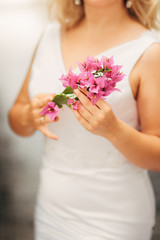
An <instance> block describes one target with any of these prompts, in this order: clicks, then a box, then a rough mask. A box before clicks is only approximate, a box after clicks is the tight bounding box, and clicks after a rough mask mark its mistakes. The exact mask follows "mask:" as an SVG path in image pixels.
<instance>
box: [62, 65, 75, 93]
mask: <svg viewBox="0 0 160 240" xmlns="http://www.w3.org/2000/svg"><path fill="white" fill-rule="evenodd" d="M78 78H79V77H78V75H77V74H74V73H73V72H72V69H71V68H70V69H69V73H68V75H64V74H63V75H62V76H61V78H59V80H60V81H61V82H62V84H63V86H64V87H68V86H71V88H72V89H76V88H77V82H78Z"/></svg>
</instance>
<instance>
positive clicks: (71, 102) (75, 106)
mask: <svg viewBox="0 0 160 240" xmlns="http://www.w3.org/2000/svg"><path fill="white" fill-rule="evenodd" d="M67 104H68V105H71V106H72V108H73V110H77V109H78V100H75V99H74V98H70V97H69V99H68V102H67Z"/></svg>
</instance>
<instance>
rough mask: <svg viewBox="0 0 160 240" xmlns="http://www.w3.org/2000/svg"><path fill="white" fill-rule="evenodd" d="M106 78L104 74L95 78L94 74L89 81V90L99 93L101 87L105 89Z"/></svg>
mask: <svg viewBox="0 0 160 240" xmlns="http://www.w3.org/2000/svg"><path fill="white" fill-rule="evenodd" d="M105 79H106V77H104V76H102V77H98V78H95V77H94V75H93V77H92V78H90V79H89V81H88V86H89V92H92V93H98V92H99V91H100V90H101V89H103V88H104V86H105Z"/></svg>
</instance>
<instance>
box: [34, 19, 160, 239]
mask: <svg viewBox="0 0 160 240" xmlns="http://www.w3.org/2000/svg"><path fill="white" fill-rule="evenodd" d="M156 42H158V40H157V38H156V37H155V36H154V34H153V32H151V31H149V30H147V31H144V32H143V34H142V35H141V36H139V37H138V38H136V39H134V40H131V41H128V42H125V43H123V44H120V45H118V46H115V47H113V48H110V49H109V50H106V51H104V52H102V53H100V54H99V55H97V56H96V57H98V58H101V56H106V57H111V56H114V61H115V64H118V65H123V67H122V69H121V70H122V71H123V72H124V73H125V74H126V76H125V78H124V80H122V81H120V82H118V84H117V88H119V89H120V90H121V92H118V91H115V92H113V93H112V94H111V95H109V96H108V97H107V99H106V101H107V102H108V103H109V104H110V106H111V107H112V109H113V112H114V113H115V114H116V116H117V117H118V118H119V119H121V120H122V121H124V122H125V123H126V124H128V125H129V126H131V127H133V128H135V129H137V130H140V126H139V121H138V113H137V107H136V101H135V100H134V98H133V95H132V91H131V88H130V84H129V80H128V79H129V75H130V72H131V70H132V69H133V67H134V66H135V64H136V62H137V61H138V59H139V58H140V57H141V56H142V54H143V53H144V52H145V51H146V50H147V49H148V48H149V47H150V46H151V45H152V44H153V43H156ZM74 72H78V68H76V69H74ZM65 73H66V71H65V67H64V63H63V57H62V52H61V36H60V24H59V23H57V22H53V23H49V24H48V25H47V27H46V29H45V31H44V34H43V36H42V38H41V41H40V44H39V47H38V50H37V53H36V56H35V60H34V63H33V66H32V72H31V78H30V83H29V95H30V98H33V97H34V96H35V95H37V94H38V93H56V94H58V93H61V92H62V90H64V87H63V86H62V83H61V82H60V81H59V78H60V76H61V74H65ZM59 117H60V120H59V121H58V122H56V123H51V124H48V128H49V129H50V130H51V131H52V132H53V133H55V134H56V135H57V136H58V137H59V140H58V141H53V140H51V139H49V138H46V137H44V138H45V141H44V147H43V156H42V167H41V171H40V184H39V191H38V197H37V205H36V211H35V239H36V240H150V239H151V236H152V228H153V227H154V224H155V197H154V193H153V188H152V185H151V182H150V179H149V176H148V172H147V170H144V169H141V168H139V167H137V166H135V165H133V164H132V163H130V162H129V161H128V160H127V159H126V158H125V157H124V156H123V155H122V154H121V153H120V152H119V151H118V150H117V149H116V148H115V147H114V146H113V145H112V144H111V143H110V142H109V141H108V140H107V139H104V138H103V137H101V136H97V135H93V134H91V133H90V132H88V131H87V130H85V129H84V128H83V127H82V126H81V125H80V123H79V122H78V121H77V119H76V118H75V117H74V115H73V113H72V111H71V110H70V109H69V108H67V107H64V108H63V110H61V111H60V112H59Z"/></svg>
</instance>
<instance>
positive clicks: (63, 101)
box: [52, 94, 68, 108]
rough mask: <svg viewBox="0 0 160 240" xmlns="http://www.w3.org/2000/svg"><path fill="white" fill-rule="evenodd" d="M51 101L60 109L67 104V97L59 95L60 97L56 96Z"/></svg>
mask: <svg viewBox="0 0 160 240" xmlns="http://www.w3.org/2000/svg"><path fill="white" fill-rule="evenodd" d="M52 101H53V102H55V103H56V104H57V105H58V107H59V108H62V105H63V104H67V102H68V97H67V96H66V95H64V94H63V95H62V94H60V95H56V96H55V97H54V98H53V100H52Z"/></svg>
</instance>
